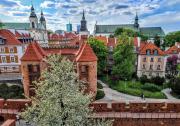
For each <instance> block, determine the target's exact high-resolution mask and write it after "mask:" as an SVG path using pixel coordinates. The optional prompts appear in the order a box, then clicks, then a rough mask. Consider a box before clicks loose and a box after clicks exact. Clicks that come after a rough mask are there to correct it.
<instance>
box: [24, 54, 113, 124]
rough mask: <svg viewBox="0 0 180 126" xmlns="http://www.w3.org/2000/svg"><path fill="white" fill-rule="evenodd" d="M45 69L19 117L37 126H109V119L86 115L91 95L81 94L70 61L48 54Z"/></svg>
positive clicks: (82, 86) (88, 110)
mask: <svg viewBox="0 0 180 126" xmlns="http://www.w3.org/2000/svg"><path fill="white" fill-rule="evenodd" d="M48 64H49V70H45V71H44V72H43V73H42V75H41V77H42V78H43V80H41V81H39V82H36V83H35V85H36V89H35V92H36V96H35V97H34V98H32V105H31V106H30V107H28V108H27V110H25V112H23V113H22V117H23V118H24V119H25V120H27V121H29V122H33V123H34V124H35V125H37V126H85V125H90V126H96V125H98V126H109V125H110V124H109V122H105V121H101V120H94V119H91V118H89V117H90V116H92V111H91V110H90V108H89V104H90V103H91V96H90V95H85V94H84V87H85V86H84V84H82V83H81V82H80V81H78V76H77V74H76V73H75V72H74V66H73V63H72V62H70V61H69V60H66V59H65V58H62V57H61V56H57V55H53V56H50V57H48Z"/></svg>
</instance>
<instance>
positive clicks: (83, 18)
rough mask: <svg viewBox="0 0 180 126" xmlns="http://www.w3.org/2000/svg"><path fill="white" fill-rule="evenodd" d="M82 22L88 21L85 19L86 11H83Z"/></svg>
mask: <svg viewBox="0 0 180 126" xmlns="http://www.w3.org/2000/svg"><path fill="white" fill-rule="evenodd" d="M82 20H86V19H85V12H84V9H83V16H82Z"/></svg>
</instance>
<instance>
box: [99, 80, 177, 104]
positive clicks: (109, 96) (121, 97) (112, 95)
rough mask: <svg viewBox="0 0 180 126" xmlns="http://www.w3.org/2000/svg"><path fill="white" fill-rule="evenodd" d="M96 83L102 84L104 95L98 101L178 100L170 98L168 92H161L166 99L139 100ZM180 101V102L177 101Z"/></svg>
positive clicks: (149, 99) (150, 99)
mask: <svg viewBox="0 0 180 126" xmlns="http://www.w3.org/2000/svg"><path fill="white" fill-rule="evenodd" d="M98 83H100V84H102V86H103V90H104V93H105V97H104V98H103V99H100V100H98V101H127V102H128V101H132V100H135V101H168V100H178V99H176V98H174V97H172V96H170V93H168V92H169V90H163V92H164V93H165V95H166V96H167V98H168V99H152V98H146V99H145V100H143V99H141V98H140V97H137V96H132V95H128V94H124V93H121V92H118V91H116V90H113V89H111V88H109V87H108V85H107V84H105V83H103V82H102V81H100V80H98ZM178 101H180V100H178Z"/></svg>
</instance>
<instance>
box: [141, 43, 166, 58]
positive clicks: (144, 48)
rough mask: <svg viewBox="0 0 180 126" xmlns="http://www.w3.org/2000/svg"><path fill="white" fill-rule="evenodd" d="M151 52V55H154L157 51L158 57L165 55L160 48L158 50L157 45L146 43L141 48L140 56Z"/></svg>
mask: <svg viewBox="0 0 180 126" xmlns="http://www.w3.org/2000/svg"><path fill="white" fill-rule="evenodd" d="M147 50H150V51H151V55H153V51H154V50H157V51H158V55H165V53H164V51H162V50H161V49H160V48H158V47H157V46H156V45H155V44H153V43H151V42H150V43H145V44H143V45H141V47H140V54H141V55H146V51H147Z"/></svg>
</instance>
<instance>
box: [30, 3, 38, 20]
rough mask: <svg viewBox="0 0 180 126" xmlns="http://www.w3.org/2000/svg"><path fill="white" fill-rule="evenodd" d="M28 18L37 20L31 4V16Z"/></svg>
mask: <svg viewBox="0 0 180 126" xmlns="http://www.w3.org/2000/svg"><path fill="white" fill-rule="evenodd" d="M30 17H33V18H37V16H36V13H35V9H34V6H33V4H32V6H31V14H30Z"/></svg>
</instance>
